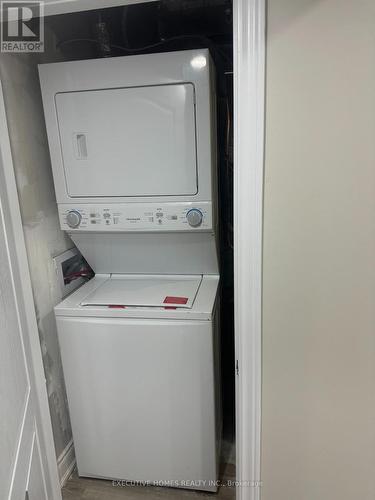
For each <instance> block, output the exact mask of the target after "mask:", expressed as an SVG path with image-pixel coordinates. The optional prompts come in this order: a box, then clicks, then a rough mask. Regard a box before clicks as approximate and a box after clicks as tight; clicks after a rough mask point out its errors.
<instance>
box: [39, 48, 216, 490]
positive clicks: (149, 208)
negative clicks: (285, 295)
mask: <svg viewBox="0 0 375 500" xmlns="http://www.w3.org/2000/svg"><path fill="white" fill-rule="evenodd" d="M39 72H40V81H41V88H42V95H43V104H44V111H45V119H46V125H47V133H48V140H49V146H50V153H51V159H52V167H53V176H54V183H55V190H56V197H57V203H58V211H59V217H60V224H61V228H62V229H63V230H65V231H66V232H67V233H68V234H69V235H70V237H71V238H72V240H73V241H74V243H75V245H76V246H77V247H78V248H79V249H80V251H81V253H82V254H83V255H84V257H85V258H86V260H87V261H88V263H89V264H90V266H91V267H92V268H93V270H94V271H95V277H94V278H93V279H91V280H90V281H89V282H88V283H86V284H85V285H84V286H82V287H81V288H79V289H78V290H77V291H76V292H74V293H73V294H72V295H70V296H69V297H68V298H67V299H65V300H64V301H63V302H62V303H61V304H59V305H58V306H57V307H56V308H55V316H56V321H57V328H58V336H59V343H60V348H61V356H62V363H63V369H64V377H65V383H66V389H67V395H68V403H69V409H70V416H71V422H72V430H73V438H74V446H75V452H76V457H77V466H78V472H79V475H81V476H90V477H100V478H111V479H121V480H132V481H142V482H143V481H144V482H151V483H154V482H155V483H156V484H165V485H167V486H176V487H186V488H195V489H202V490H208V491H215V490H216V489H217V479H218V457H219V443H220V435H221V411H220V384H219V378H220V377H219V348H218V336H219V325H218V302H219V297H218V284H219V266H218V251H217V236H218V234H217V233H218V231H217V227H218V226H217V222H218V221H217V179H216V127H215V86H214V67H213V64H212V61H211V58H210V55H209V52H208V50H188V51H180V52H171V53H159V54H148V55H137V56H128V57H116V58H106V59H96V60H85V61H74V62H64V63H54V64H45V65H41V66H40V67H39Z"/></svg>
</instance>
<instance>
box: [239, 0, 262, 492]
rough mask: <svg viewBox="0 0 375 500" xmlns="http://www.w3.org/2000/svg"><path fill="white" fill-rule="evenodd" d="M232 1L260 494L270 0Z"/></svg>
mask: <svg viewBox="0 0 375 500" xmlns="http://www.w3.org/2000/svg"><path fill="white" fill-rule="evenodd" d="M233 9H234V10H233V14H234V23H233V37H234V40H233V41H234V46H233V51H234V69H233V73H234V304H235V306H234V307H235V312H234V317H235V350H236V363H238V365H237V366H238V370H237V376H236V471H237V481H238V483H239V484H238V486H237V495H236V498H237V500H259V499H260V496H261V491H260V486H261V470H260V462H261V389H262V240H263V169H264V123H265V104H264V100H265V44H266V40H265V36H266V33H265V25H266V0H234V2H233ZM245 486H248V487H245Z"/></svg>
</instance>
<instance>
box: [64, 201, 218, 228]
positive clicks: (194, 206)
mask: <svg viewBox="0 0 375 500" xmlns="http://www.w3.org/2000/svg"><path fill="white" fill-rule="evenodd" d="M59 217H60V224H61V228H62V229H63V230H65V231H69V232H75V231H85V232H86V231H93V232H102V231H108V232H117V231H118V232H134V231H202V230H203V231H210V230H212V203H211V202H199V203H185V202H181V203H161V204H159V205H158V204H153V203H119V204H113V203H110V204H97V205H92V204H90V205H89V204H88V205H86V204H84V205H82V204H77V205H72V204H69V205H65V204H63V205H59Z"/></svg>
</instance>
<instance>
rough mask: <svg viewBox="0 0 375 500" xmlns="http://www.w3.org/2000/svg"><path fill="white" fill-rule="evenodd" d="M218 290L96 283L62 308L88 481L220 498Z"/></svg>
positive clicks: (162, 280)
mask: <svg viewBox="0 0 375 500" xmlns="http://www.w3.org/2000/svg"><path fill="white" fill-rule="evenodd" d="M217 287H218V277H217V276H199V275H198V276H186V275H185V276H181V275H180V276H165V275H163V276H155V275H150V276H146V275H136V276H135V275H128V276H125V275H123V276H121V275H96V276H95V278H94V279H93V280H91V281H90V282H88V283H87V284H86V285H84V286H83V287H81V288H80V289H79V290H78V291H76V292H75V293H74V294H73V295H71V296H70V297H68V298H67V299H66V300H65V301H64V302H62V303H61V304H60V305H59V306H57V307H56V309H55V313H56V320H57V326H58V335H59V343H60V348H61V354H62V359H63V364H64V375H65V382H66V387H67V394H68V401H69V408H70V415H71V421H72V428H73V436H74V446H75V452H76V457H77V464H78V472H79V474H80V475H82V476H92V477H104V478H121V479H130V480H134V481H142V482H146V483H147V482H150V483H151V484H160V485H162V484H163V485H166V486H174V487H185V488H196V489H205V490H208V491H215V490H216V488H217V485H216V481H217V478H218V463H217V460H218V454H217V447H218V443H219V440H220V435H219V432H220V422H218V421H217V418H219V416H220V408H219V407H218V405H219V401H220V397H219V394H218V390H219V380H218V378H219V373H218V366H219V364H218V359H215V358H217V357H218V352H219V351H218V324H217V321H218V317H217V310H218V309H217V304H216V301H217Z"/></svg>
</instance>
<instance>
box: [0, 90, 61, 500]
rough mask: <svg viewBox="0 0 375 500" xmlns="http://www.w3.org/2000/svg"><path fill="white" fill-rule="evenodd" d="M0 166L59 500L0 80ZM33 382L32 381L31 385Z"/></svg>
mask: <svg viewBox="0 0 375 500" xmlns="http://www.w3.org/2000/svg"><path fill="white" fill-rule="evenodd" d="M0 168H1V169H2V170H3V173H4V183H5V190H6V192H7V202H8V205H9V214H10V216H9V219H10V221H9V224H10V226H11V228H12V231H13V237H14V240H15V243H16V252H15V255H14V259H15V262H17V267H18V273H19V275H20V276H22V281H21V282H20V287H19V289H18V290H17V298H18V299H19V304H18V307H22V312H23V314H24V315H25V319H26V326H27V333H28V339H29V342H30V353H31V359H29V366H30V368H31V371H30V377H31V378H32V382H33V387H34V389H35V396H36V401H35V406H36V408H35V410H36V413H37V423H38V425H40V429H38V431H39V432H38V435H39V439H40V442H41V446H42V447H43V459H44V463H45V465H46V467H47V470H46V471H45V472H46V481H47V489H48V492H49V500H61V491H60V485H59V478H58V473H57V465H56V454H55V447H54V442H53V434H52V424H51V416H50V412H49V405H48V396H47V389H46V380H45V376H44V368H43V360H42V353H41V349H40V342H39V333H38V326H37V321H36V315H35V308H34V298H33V293H32V288H31V279H30V273H29V265H28V260H27V253H26V246H25V239H24V234H23V226H22V220H21V213H20V207H19V203H18V194H17V187H16V179H15V175H14V168H13V158H12V153H11V147H10V138H9V130H8V123H7V117H6V113H5V102H4V95H3V89H2V85H1V81H0ZM34 384H35V385H34Z"/></svg>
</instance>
